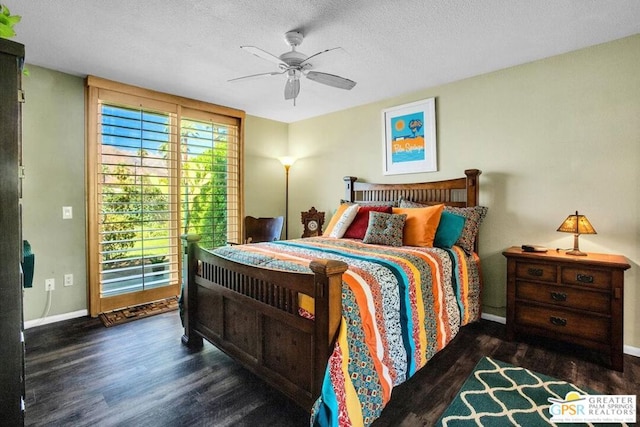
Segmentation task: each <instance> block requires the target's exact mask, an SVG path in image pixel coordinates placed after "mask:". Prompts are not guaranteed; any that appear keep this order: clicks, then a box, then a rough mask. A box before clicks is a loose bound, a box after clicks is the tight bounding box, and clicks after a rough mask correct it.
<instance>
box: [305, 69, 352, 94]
mask: <svg viewBox="0 0 640 427" xmlns="http://www.w3.org/2000/svg"><path fill="white" fill-rule="evenodd" d="M307 78H308V79H311V80H313V81H314V82H318V83H322V84H323V85H327V86H332V87H337V88H339V89H346V90H350V89H353V87H354V86H355V85H356V82H354V81H353V80H349V79H345V78H344V77H340V76H336V75H333V74H328V73H321V72H319V71H309V72H308V73H307Z"/></svg>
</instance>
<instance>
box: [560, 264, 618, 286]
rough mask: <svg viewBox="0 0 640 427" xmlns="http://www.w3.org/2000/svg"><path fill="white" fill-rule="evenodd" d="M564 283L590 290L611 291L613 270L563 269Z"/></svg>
mask: <svg viewBox="0 0 640 427" xmlns="http://www.w3.org/2000/svg"><path fill="white" fill-rule="evenodd" d="M561 279H562V283H566V284H570V285H581V286H585V287H589V288H598V289H611V270H593V269H589V268H575V267H562V273H561Z"/></svg>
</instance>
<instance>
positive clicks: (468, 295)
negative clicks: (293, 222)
mask: <svg viewBox="0 0 640 427" xmlns="http://www.w3.org/2000/svg"><path fill="white" fill-rule="evenodd" d="M215 252H216V253H217V254H218V255H220V256H222V257H224V258H229V259H232V260H235V261H239V262H243V263H247V264H252V265H260V266H263V267H265V268H272V269H280V270H289V271H309V269H308V264H309V261H310V260H312V259H314V258H331V259H337V260H340V261H344V262H345V263H347V264H348V265H349V268H348V270H347V271H346V272H345V273H344V274H343V284H342V321H341V324H340V330H339V333H338V337H337V340H336V343H335V347H334V350H333V353H332V355H331V357H330V359H329V362H328V364H327V370H326V372H325V377H324V383H323V386H322V392H321V395H320V397H319V398H318V400H317V401H316V403H315V405H314V407H313V411H312V415H311V424H312V425H318V426H348V425H369V424H371V423H372V422H373V421H374V420H375V419H376V418H378V417H379V416H380V413H381V412H382V409H383V408H384V406H385V405H386V403H387V402H388V401H389V399H390V398H391V391H392V389H393V387H394V386H396V385H398V384H401V383H402V382H404V381H406V380H407V379H408V378H410V377H411V376H412V375H413V374H414V373H415V372H416V371H417V370H418V369H420V368H421V367H423V366H424V365H425V364H426V363H427V361H428V360H429V359H430V358H431V357H432V356H433V355H434V354H435V353H436V352H438V351H439V350H441V349H442V348H444V347H445V346H446V345H447V344H448V343H449V342H450V341H451V339H453V337H454V336H455V335H456V333H457V332H458V330H459V328H460V326H462V325H465V324H467V323H470V322H473V321H475V320H477V319H478V318H479V316H480V291H481V279H480V270H479V259H478V257H477V255H476V254H471V255H467V254H466V253H465V252H464V251H463V250H462V249H461V248H459V247H457V246H454V247H452V248H451V249H440V248H424V247H410V246H402V247H390V246H383V245H372V244H365V243H362V241H360V240H356V239H335V238H328V237H313V238H306V239H297V240H288V241H276V242H271V243H259V244H253V245H241V246H230V247H222V248H218V249H216V251H215Z"/></svg>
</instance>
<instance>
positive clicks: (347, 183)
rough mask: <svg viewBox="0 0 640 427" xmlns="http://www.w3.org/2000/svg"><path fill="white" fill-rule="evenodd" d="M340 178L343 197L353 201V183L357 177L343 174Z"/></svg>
mask: <svg viewBox="0 0 640 427" xmlns="http://www.w3.org/2000/svg"><path fill="white" fill-rule="evenodd" d="M342 179H343V180H344V199H345V200H346V201H348V202H353V199H354V198H355V191H353V183H354V182H356V180H357V179H358V177H356V176H345V177H344V178H342Z"/></svg>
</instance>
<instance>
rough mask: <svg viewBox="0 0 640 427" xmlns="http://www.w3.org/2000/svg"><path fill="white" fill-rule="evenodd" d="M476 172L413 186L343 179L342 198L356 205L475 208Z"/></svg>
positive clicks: (477, 187) (467, 171) (477, 186)
mask: <svg viewBox="0 0 640 427" xmlns="http://www.w3.org/2000/svg"><path fill="white" fill-rule="evenodd" d="M481 173H482V172H481V171H480V170H478V169H467V170H465V171H464V174H465V175H466V176H465V177H463V178H455V179H448V180H445V181H433V182H421V183H416V184H370V183H367V182H358V181H357V179H358V178H356V177H355V176H345V177H344V185H345V193H344V198H345V200H346V201H349V202H353V203H357V202H379V201H383V202H392V201H398V200H400V198H404V199H408V200H411V201H413V202H420V203H428V204H435V203H444V204H445V205H449V206H457V207H470V206H477V205H478V201H479V198H478V195H479V191H480V184H479V181H478V180H479V176H480V174H481Z"/></svg>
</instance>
